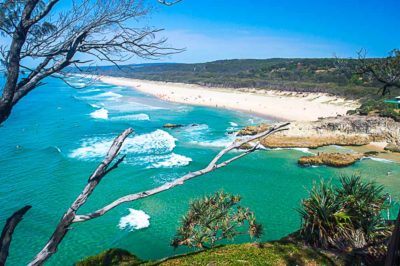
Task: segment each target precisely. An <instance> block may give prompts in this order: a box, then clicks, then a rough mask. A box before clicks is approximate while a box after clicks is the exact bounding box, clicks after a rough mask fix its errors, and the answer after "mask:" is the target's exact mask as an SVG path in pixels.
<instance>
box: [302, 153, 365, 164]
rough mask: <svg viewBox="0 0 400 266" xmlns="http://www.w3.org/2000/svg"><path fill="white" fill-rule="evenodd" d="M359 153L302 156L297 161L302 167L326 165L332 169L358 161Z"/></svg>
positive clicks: (360, 155) (360, 156)
mask: <svg viewBox="0 0 400 266" xmlns="http://www.w3.org/2000/svg"><path fill="white" fill-rule="evenodd" d="M363 156H364V155H363V154H361V153H356V154H353V153H319V154H317V155H314V156H303V157H301V158H300V159H299V160H298V163H299V164H300V165H302V166H310V165H326V166H332V167H346V166H349V165H352V164H354V163H355V162H357V161H358V160H360V159H361V158H362V157H363Z"/></svg>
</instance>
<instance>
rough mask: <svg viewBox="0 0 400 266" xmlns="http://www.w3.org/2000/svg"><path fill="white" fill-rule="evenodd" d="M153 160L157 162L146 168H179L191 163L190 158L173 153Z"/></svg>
mask: <svg viewBox="0 0 400 266" xmlns="http://www.w3.org/2000/svg"><path fill="white" fill-rule="evenodd" d="M154 159H156V160H157V162H154V163H152V164H151V165H150V166H149V167H148V168H172V167H180V166H186V165H188V164H189V163H190V162H191V161H192V158H189V157H186V156H183V155H180V154H175V153H171V154H168V155H162V156H155V158H154Z"/></svg>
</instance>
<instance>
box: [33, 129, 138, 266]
mask: <svg viewBox="0 0 400 266" xmlns="http://www.w3.org/2000/svg"><path fill="white" fill-rule="evenodd" d="M132 132H133V130H132V129H131V128H128V129H126V130H125V131H124V132H122V133H121V134H120V135H119V136H118V137H117V138H116V139H115V140H114V142H113V143H112V145H111V147H110V149H109V150H108V153H107V155H106V157H105V159H104V160H103V161H102V162H101V163H100V165H99V166H98V167H97V168H96V170H95V171H94V172H93V173H92V174H91V175H90V177H89V179H88V183H87V185H86V186H85V188H84V189H83V191H82V192H81V194H80V195H79V196H78V197H77V198H76V199H75V201H74V202H73V203H72V205H71V206H70V207H69V209H68V210H67V211H66V212H65V214H64V215H63V217H62V218H61V220H60V222H59V223H58V225H57V227H56V229H55V231H54V233H53V235H52V236H51V237H50V239H49V241H48V242H47V244H46V245H45V247H44V248H43V249H42V250H41V251H40V252H39V253H38V254H37V255H36V257H35V258H34V260H33V261H31V262H30V264H29V265H42V264H43V263H44V262H45V261H46V260H47V259H49V258H50V257H51V256H52V255H53V254H54V253H55V252H57V248H58V245H59V244H60V243H61V241H62V240H63V238H64V236H65V235H66V234H67V232H68V230H69V227H70V225H71V224H72V222H73V220H74V219H75V216H76V212H77V211H78V210H79V208H80V207H81V206H82V205H83V204H85V203H86V201H87V199H88V198H89V196H90V195H91V194H92V192H93V190H94V189H95V188H96V186H97V185H98V184H99V183H100V181H101V180H102V179H103V177H104V176H105V175H106V174H108V173H109V172H110V171H111V170H113V169H115V168H117V167H118V165H119V164H120V163H121V162H122V159H120V160H118V161H117V162H116V163H115V164H114V165H113V166H111V167H110V165H111V163H112V162H113V161H114V159H115V158H116V157H117V156H118V154H119V152H120V150H121V147H122V144H123V142H124V141H125V139H126V138H127V137H128V136H129V135H130V134H131V133H132Z"/></svg>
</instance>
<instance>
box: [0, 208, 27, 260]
mask: <svg viewBox="0 0 400 266" xmlns="http://www.w3.org/2000/svg"><path fill="white" fill-rule="evenodd" d="M30 208H31V206H29V205H27V206H25V207H23V208H21V209H20V210H18V211H16V212H15V213H14V214H13V215H11V216H10V218H8V219H7V222H6V224H5V226H4V228H3V231H2V232H1V237H0V265H5V263H6V260H7V257H8V250H9V248H10V243H11V240H12V235H13V233H14V230H15V228H16V227H17V225H18V224H19V222H21V220H22V218H23V217H24V215H25V213H26V212H27V211H29V209H30Z"/></svg>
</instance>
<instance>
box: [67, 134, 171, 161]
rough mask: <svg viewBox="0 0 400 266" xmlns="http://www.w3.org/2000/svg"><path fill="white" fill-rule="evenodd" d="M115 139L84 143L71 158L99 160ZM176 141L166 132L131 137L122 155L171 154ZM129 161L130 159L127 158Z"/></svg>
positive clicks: (100, 138)
mask: <svg viewBox="0 0 400 266" xmlns="http://www.w3.org/2000/svg"><path fill="white" fill-rule="evenodd" d="M113 140H114V137H93V138H89V139H85V140H83V141H82V144H81V147H79V148H77V149H75V150H73V151H72V152H71V153H70V154H69V156H70V157H71V158H76V159H83V160H98V159H99V158H102V157H104V156H105V155H106V154H107V151H108V149H109V148H110V146H111V144H112V142H113ZM175 141H176V139H175V138H174V137H173V136H171V135H170V134H169V133H168V132H165V131H164V130H161V129H157V130H156V131H153V132H150V133H147V134H142V135H138V136H133V137H129V138H127V139H126V140H125V142H124V146H123V148H122V151H121V152H122V153H125V154H127V155H128V156H129V155H131V154H134V155H135V154H150V155H159V154H167V153H170V152H171V151H172V150H173V149H174V148H175ZM127 159H129V158H127Z"/></svg>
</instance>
